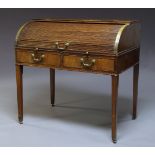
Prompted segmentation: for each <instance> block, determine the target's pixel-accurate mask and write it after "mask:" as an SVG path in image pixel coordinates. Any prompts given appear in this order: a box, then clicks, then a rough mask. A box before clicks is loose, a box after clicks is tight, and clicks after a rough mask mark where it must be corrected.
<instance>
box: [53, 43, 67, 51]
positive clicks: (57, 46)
mask: <svg viewBox="0 0 155 155" xmlns="http://www.w3.org/2000/svg"><path fill="white" fill-rule="evenodd" d="M55 46H56V49H57V50H60V51H64V50H66V49H67V48H68V46H69V42H66V43H65V44H64V47H60V45H59V42H56V43H55Z"/></svg>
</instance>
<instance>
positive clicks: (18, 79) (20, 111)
mask: <svg viewBox="0 0 155 155" xmlns="http://www.w3.org/2000/svg"><path fill="white" fill-rule="evenodd" d="M16 82H17V102H18V120H19V123H20V124H22V123H23V66H21V65H16Z"/></svg>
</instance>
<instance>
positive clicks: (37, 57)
mask: <svg viewBox="0 0 155 155" xmlns="http://www.w3.org/2000/svg"><path fill="white" fill-rule="evenodd" d="M31 56H32V60H33V62H35V63H39V62H41V61H42V60H43V58H44V57H45V55H44V54H39V55H38V54H36V53H32V54H31Z"/></svg>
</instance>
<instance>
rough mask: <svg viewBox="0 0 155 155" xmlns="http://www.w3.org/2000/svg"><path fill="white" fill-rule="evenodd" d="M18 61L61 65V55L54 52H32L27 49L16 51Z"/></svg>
mask: <svg viewBox="0 0 155 155" xmlns="http://www.w3.org/2000/svg"><path fill="white" fill-rule="evenodd" d="M16 62H17V63H23V64H31V65H33V64H34V65H43V66H54V67H59V65H60V56H59V54H57V53H54V52H40V51H39V52H37V53H35V52H30V51H27V50H17V51H16Z"/></svg>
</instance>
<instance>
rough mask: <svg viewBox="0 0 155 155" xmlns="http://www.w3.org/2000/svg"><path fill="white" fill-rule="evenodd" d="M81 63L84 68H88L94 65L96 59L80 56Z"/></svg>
mask: <svg viewBox="0 0 155 155" xmlns="http://www.w3.org/2000/svg"><path fill="white" fill-rule="evenodd" d="M80 61H81V65H82V66H83V67H85V68H90V67H92V66H94V64H95V62H96V60H95V59H90V58H81V59H80Z"/></svg>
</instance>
